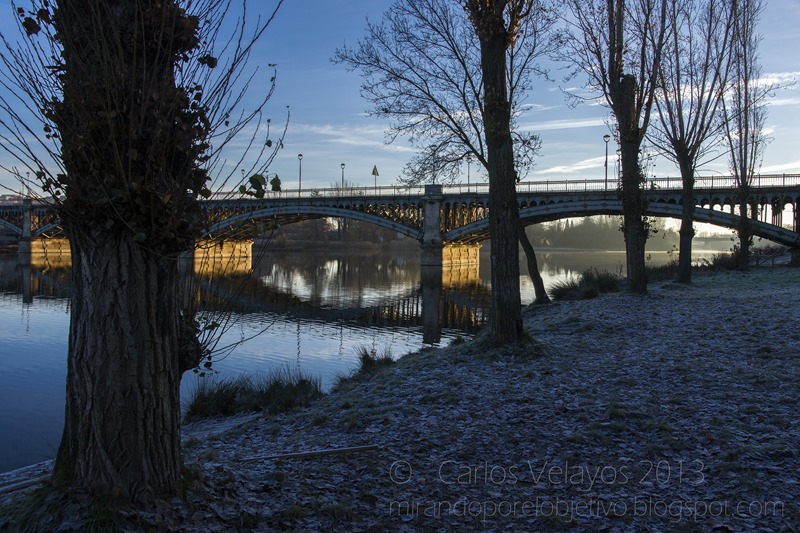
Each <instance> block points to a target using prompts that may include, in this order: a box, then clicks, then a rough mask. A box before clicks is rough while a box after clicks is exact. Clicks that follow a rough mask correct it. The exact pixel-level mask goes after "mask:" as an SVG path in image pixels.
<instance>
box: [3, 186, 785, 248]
mask: <svg viewBox="0 0 800 533" xmlns="http://www.w3.org/2000/svg"><path fill="white" fill-rule="evenodd" d="M488 193H489V187H488V184H471V185H449V186H442V185H427V186H424V187H399V186H389V187H362V188H360V187H350V188H344V189H342V188H335V189H305V190H284V191H281V192H267V194H266V196H265V197H264V198H263V199H255V198H252V197H249V196H243V195H240V194H238V193H227V194H223V193H220V194H217V195H215V196H213V197H212V198H211V199H209V200H204V201H202V203H203V205H204V208H205V210H206V213H207V215H208V217H207V219H208V224H207V236H208V237H209V238H223V239H224V238H234V239H235V238H252V237H255V236H256V235H257V232H258V231H259V229H260V228H262V227H263V226H264V225H268V224H272V223H274V224H278V225H285V224H290V223H293V222H299V221H302V220H309V219H314V218H321V217H342V218H348V219H353V220H360V221H363V222H369V223H372V224H375V225H378V226H381V227H384V228H388V229H390V230H394V231H397V232H399V233H401V234H404V235H407V236H409V237H411V238H414V239H416V240H417V241H418V242H419V243H420V245H421V246H422V249H423V264H426V263H430V264H437V263H441V261H442V253H443V252H442V251H443V250H445V254H446V253H447V249H448V248H450V247H449V246H447V245H451V244H465V245H474V244H477V243H480V242H481V241H483V240H485V239H487V238H488V237H489V222H488V215H489V208H488V196H489V195H488ZM644 195H645V198H646V199H647V210H646V214H647V215H651V216H657V217H673V218H680V216H681V202H682V200H681V179H680V178H655V179H652V180H648V181H647V182H646V186H645V190H644ZM517 202H518V204H519V208H520V218H521V219H522V221H523V223H524V224H526V225H527V224H535V223H539V222H545V221H551V220H557V219H561V218H566V217H576V216H589V215H619V214H621V213H622V201H621V198H620V194H619V190H618V189H617V188H616V184H615V183H612V184H611V187H609V182H608V181H606V180H577V181H573V180H567V181H532V182H521V183H519V184H518V185H517ZM694 203H695V205H696V206H697V209H696V210H695V220H696V221H697V222H706V223H710V224H715V225H717V226H722V227H726V228H732V229H735V228H736V227H737V225H738V220H739V216H738V214H736V213H738V204H739V200H738V198H737V190H736V186H735V182H734V179H733V178H732V177H731V176H709V177H698V178H697V179H696V183H695V191H694ZM747 203H748V204H749V205H750V206H751V209H752V213H754V215H755V216H754V219H753V230H754V233H755V235H756V236H759V237H763V238H766V239H769V240H771V241H774V242H777V243H780V244H783V245H786V246H790V247H793V248H798V247H800V233H798V230H799V228H798V207H799V204H800V174H777V175H776V174H773V175H760V176H756V177H755V179H754V180H753V184H752V187H751V195H750V197H749V198H748V199H747ZM787 206H790V207H791V221H788V220H787V221H786V222H789V226H790V228H788V229H787V228H785V227H783V224H784V220H783V219H784V214H785V213H786V212H787V209H786V208H787ZM58 229H59V220H58V217H57V213H56V212H55V211H54V210H53V209H52V208H51V207H50V206H48V205H47V204H45V203H36V202H31V201H26V202H20V203H15V204H6V205H0V231H5V232H6V233H10V234H11V235H14V236H16V237H18V238H20V239H26V238H35V237H47V236H48V235H51V234H53V233H54V232H56V231H58ZM445 261H446V258H445Z"/></svg>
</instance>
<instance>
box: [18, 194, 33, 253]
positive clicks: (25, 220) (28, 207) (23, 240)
mask: <svg viewBox="0 0 800 533" xmlns="http://www.w3.org/2000/svg"><path fill="white" fill-rule="evenodd" d="M32 218H33V205H32V202H31V199H30V198H25V199H24V200H22V236H21V237H20V239H19V246H18V247H17V253H18V254H19V261H20V262H21V263H24V264H28V265H30V263H31V226H32Z"/></svg>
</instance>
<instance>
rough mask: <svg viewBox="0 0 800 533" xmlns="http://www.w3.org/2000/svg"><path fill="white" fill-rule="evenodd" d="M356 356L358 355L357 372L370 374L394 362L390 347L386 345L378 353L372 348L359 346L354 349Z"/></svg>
mask: <svg viewBox="0 0 800 533" xmlns="http://www.w3.org/2000/svg"><path fill="white" fill-rule="evenodd" d="M356 356H357V357H358V370H357V371H356V373H358V374H371V373H372V372H375V371H377V370H380V369H382V368H386V367H387V366H391V365H393V364H394V358H393V357H392V349H391V348H390V347H388V346H387V347H386V348H384V349H383V350H381V352H380V353H378V351H377V350H375V349H374V348H373V349H369V348H367V347H366V346H360V347H358V348H357V349H356Z"/></svg>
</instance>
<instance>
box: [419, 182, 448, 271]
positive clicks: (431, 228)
mask: <svg viewBox="0 0 800 533" xmlns="http://www.w3.org/2000/svg"><path fill="white" fill-rule="evenodd" d="M441 213H442V186H441V185H426V186H425V206H424V208H423V214H422V217H423V218H422V242H421V243H420V246H421V247H422V256H421V257H420V264H421V265H422V266H423V267H426V266H438V267H439V269H440V270H441V267H442V259H443V258H442V250H443V248H444V246H443V244H442V223H441V221H442V214H441ZM440 277H441V275H440Z"/></svg>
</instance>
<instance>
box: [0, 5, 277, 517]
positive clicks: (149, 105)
mask: <svg viewBox="0 0 800 533" xmlns="http://www.w3.org/2000/svg"><path fill="white" fill-rule="evenodd" d="M280 3H281V0H276V4H277V6H279V5H280ZM230 7H231V6H230V3H229V2H228V1H226V0H196V1H194V0H171V1H162V2H154V1H146V0H94V1H92V2H85V1H76V0H57V1H55V2H50V1H48V0H33V1H32V4H31V6H30V9H22V8H19V9H18V10H17V11H16V13H17V14H18V16H19V24H20V29H21V30H22V32H23V35H22V37H21V40H20V42H19V43H14V42H13V41H9V40H6V39H5V38H4V43H5V44H6V50H7V53H6V54H4V56H3V69H2V78H3V80H4V81H3V83H4V85H5V87H6V88H7V89H9V90H11V94H12V95H13V98H11V97H9V98H8V99H6V98H4V99H3V100H2V102H1V103H0V110H2V111H3V118H2V120H1V121H0V122H1V123H2V126H3V140H4V142H3V147H4V148H6V149H7V150H8V151H9V152H11V155H13V156H15V157H17V159H18V160H19V161H20V162H21V163H22V164H23V165H25V166H27V168H29V169H30V170H31V171H32V172H33V173H34V175H35V176H36V178H37V180H38V182H39V185H40V186H41V187H42V189H43V190H44V191H45V192H46V193H49V194H50V195H52V198H53V199H54V200H55V201H56V203H57V205H58V209H59V213H60V216H61V220H62V223H63V226H64V228H65V231H66V233H67V235H68V238H69V241H70V246H71V251H72V261H73V287H74V288H73V295H72V307H71V319H70V333H69V351H68V361H67V365H68V374H67V398H66V412H65V423H64V433H63V436H62V440H61V445H60V447H59V449H58V454H57V457H56V463H55V467H54V473H53V476H54V478H55V479H56V480H58V481H60V482H64V483H66V484H68V485H70V486H72V487H76V488H79V489H82V490H86V491H88V492H89V493H90V494H93V495H99V496H102V497H109V496H110V497H116V498H119V499H121V500H126V501H133V502H146V501H150V500H152V499H153V498H155V497H158V496H162V495H168V494H174V493H176V492H177V491H178V489H179V486H180V482H181V447H180V432H179V427H180V398H179V385H180V379H181V375H182V374H183V372H184V371H186V370H188V369H191V368H193V367H195V366H196V365H197V364H198V363H199V362H200V360H201V358H202V357H203V356H204V355H206V352H205V351H204V347H203V346H202V345H201V343H200V342H199V341H198V337H197V336H198V335H199V334H202V332H201V331H199V327H198V325H197V323H196V322H194V318H195V317H194V316H187V315H185V314H184V313H182V311H181V307H180V302H179V298H178V293H179V281H178V273H177V270H178V269H177V259H178V255H179V254H181V253H182V252H185V251H187V250H191V249H192V248H193V247H194V245H195V242H196V240H197V239H198V238H199V237H200V236H201V235H202V234H203V227H204V225H205V222H204V219H203V215H202V211H201V209H200V204H199V199H200V198H202V197H208V196H209V195H210V194H211V189H212V187H213V186H214V184H213V183H212V182H211V175H212V171H213V173H214V174H217V175H219V181H218V182H217V185H218V186H222V185H224V183H225V182H226V174H225V172H226V170H225V168H226V167H225V165H224V162H225V160H224V158H223V157H222V156H221V152H220V150H221V149H222V148H223V147H224V146H225V145H226V144H227V143H228V142H229V141H230V140H231V139H233V138H234V137H235V136H236V135H237V134H239V133H242V132H243V130H245V128H246V127H252V130H251V132H253V133H250V137H249V139H250V141H249V146H250V148H252V149H254V153H252V157H253V160H255V161H258V162H257V163H255V164H254V165H253V169H254V170H256V171H259V172H263V171H264V166H265V165H266V164H268V162H269V161H270V160H271V158H272V157H274V150H275V149H277V147H278V146H279V145H280V143H279V142H278V143H273V141H270V140H269V139H268V138H267V139H266V140H265V139H264V130H263V128H259V125H260V124H261V117H262V114H263V108H264V105H265V103H266V101H267V99H268V98H269V95H270V94H271V90H270V89H269V87H270V86H271V83H272V81H274V75H271V76H270V75H269V74H268V76H270V77H269V78H268V81H267V83H266V86H267V88H268V90H267V91H266V92H265V93H264V94H263V95H261V96H259V98H258V100H257V101H251V102H247V110H244V103H245V102H244V96H245V92H246V90H247V88H248V86H249V85H250V84H251V83H254V82H255V81H256V80H259V79H260V78H258V77H256V74H257V71H256V70H247V69H246V65H247V60H248V58H249V56H250V52H251V49H252V46H253V43H254V42H255V41H256V40H257V39H258V38H259V37H260V36H261V35H262V34H263V33H264V31H265V29H266V27H267V26H268V25H269V22H270V21H271V20H272V16H274V14H275V13H274V11H271V12H270V14H271V16H269V17H268V18H267V19H264V20H262V19H260V18H259V19H258V20H257V21H256V22H255V23H254V24H250V23H249V20H247V15H248V12H247V10H246V9H243V11H241V12H240V15H239V16H238V19H237V20H236V21H235V23H234V24H233V26H232V27H233V32H232V33H231V34H230V35H222V34H221V33H220V32H221V30H222V28H223V27H224V25H223V20H224V19H225V18H226V15H227V14H228V11H229V8H230ZM275 9H277V7H276V8H275ZM228 27H231V26H228ZM218 37H221V38H220V39H219V41H218ZM270 79H271V80H272V81H269V80H270ZM20 110H22V111H20ZM31 117H33V118H31ZM36 124H38V126H37V125H36ZM242 157H244V156H242ZM240 167H241V160H240V161H239V162H238V163H237V164H235V165H231V166H228V167H227V168H228V169H229V171H228V174H227V176H228V177H230V175H232V174H233V172H236V173H237V174H238V169H239V168H240Z"/></svg>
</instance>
